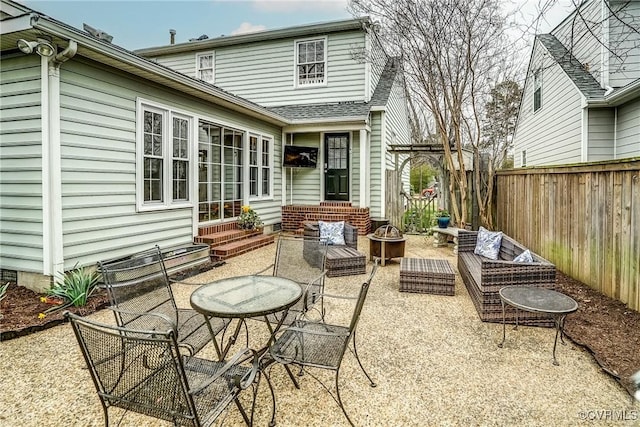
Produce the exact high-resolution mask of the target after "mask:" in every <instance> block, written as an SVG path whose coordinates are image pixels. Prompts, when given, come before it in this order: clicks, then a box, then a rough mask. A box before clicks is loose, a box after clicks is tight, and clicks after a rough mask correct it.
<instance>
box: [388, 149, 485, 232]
mask: <svg viewBox="0 0 640 427" xmlns="http://www.w3.org/2000/svg"><path fill="white" fill-rule="evenodd" d="M463 150H464V149H463ZM464 151H467V150H464ZM387 152H388V153H390V154H393V155H394V156H395V169H396V170H395V172H396V173H395V176H394V177H391V176H389V177H388V178H390V179H388V181H391V182H392V183H393V185H395V186H396V189H398V187H399V185H400V183H401V182H402V179H401V177H402V170H403V169H404V167H405V166H406V165H407V163H408V162H409V161H410V160H411V159H412V158H414V157H415V156H416V155H420V154H429V155H435V156H443V155H444V154H445V152H444V148H443V147H442V144H426V143H420V144H390V145H389V148H388V149H387ZM403 154H404V155H408V157H407V158H406V159H404V160H403V161H402V163H400V162H399V157H398V156H400V155H403ZM470 154H471V153H470ZM454 160H457V159H454ZM469 160H471V161H470V163H469V164H468V165H467V164H466V163H467V162H466V161H465V170H467V171H472V170H473V158H472V157H470V158H469ZM443 178H444V181H445V182H443V183H442V184H443V185H442V187H441V188H448V187H449V184H448V181H449V179H448V177H443ZM471 192H472V197H471V201H472V204H475V197H474V195H473V193H475V186H474V185H472V187H471ZM399 194H400V192H399V191H387V200H386V205H387V207H388V210H389V212H387V216H389V219H390V220H391V221H392V222H396V223H399V221H400V219H401V218H402V214H403V212H402V203H399V199H398V195H399ZM442 194H445V193H444V192H443V193H442ZM445 197H447V196H446V195H445ZM447 198H448V197H447ZM445 200H446V199H445ZM473 208H474V209H475V208H476V207H475V206H474V207H473Z"/></svg>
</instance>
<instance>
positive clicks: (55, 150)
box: [43, 40, 78, 276]
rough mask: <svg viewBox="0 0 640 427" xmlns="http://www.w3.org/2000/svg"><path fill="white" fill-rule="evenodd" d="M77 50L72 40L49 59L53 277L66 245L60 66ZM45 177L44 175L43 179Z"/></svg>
mask: <svg viewBox="0 0 640 427" xmlns="http://www.w3.org/2000/svg"><path fill="white" fill-rule="evenodd" d="M77 50H78V44H77V43H76V42H75V41H73V40H70V41H69V45H68V46H67V48H66V49H65V50H63V51H62V52H60V53H59V54H57V55H55V56H53V57H51V58H50V59H49V61H48V70H47V71H48V72H47V88H46V90H47V94H48V95H47V105H46V106H43V110H47V111H48V125H47V127H43V132H44V133H46V134H47V138H44V137H43V141H46V140H48V165H47V169H48V178H49V180H48V200H44V202H45V203H47V202H48V204H49V224H48V225H49V229H48V233H47V234H48V239H49V240H48V241H45V242H43V244H44V245H47V247H48V249H49V263H47V264H46V265H45V270H47V269H48V270H49V271H45V274H46V275H49V276H52V275H54V274H55V273H57V272H62V271H64V253H63V252H64V244H63V233H62V165H61V163H62V152H61V151H62V150H61V137H60V66H61V65H62V64H64V63H65V62H67V61H68V60H69V59H71V58H73V57H74V56H75V54H76V52H77ZM45 150H46V148H45ZM45 179H46V177H44V179H43V182H44V181H45Z"/></svg>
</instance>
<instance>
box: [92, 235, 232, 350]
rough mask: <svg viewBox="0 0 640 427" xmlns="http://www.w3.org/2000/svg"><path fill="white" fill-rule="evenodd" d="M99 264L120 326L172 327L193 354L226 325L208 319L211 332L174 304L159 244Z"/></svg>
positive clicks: (201, 320) (191, 313)
mask: <svg viewBox="0 0 640 427" xmlns="http://www.w3.org/2000/svg"><path fill="white" fill-rule="evenodd" d="M98 266H99V270H100V272H101V273H102V277H103V286H104V287H105V288H106V290H107V294H108V295H109V300H110V302H111V308H112V309H113V312H114V314H115V317H116V322H117V323H118V326H120V327H126V328H131V329H142V330H157V329H159V330H166V329H167V328H168V327H169V326H171V327H173V328H174V329H175V330H176V333H177V335H176V337H177V340H178V342H179V343H180V344H182V345H185V346H187V347H188V348H189V350H190V351H191V353H192V354H196V353H197V352H198V351H200V350H201V349H202V348H203V347H204V346H205V345H206V344H207V343H208V342H210V341H211V339H212V334H213V335H216V334H217V333H218V332H220V331H221V330H222V329H224V327H225V326H226V325H227V324H228V322H226V321H224V320H222V319H209V324H210V325H211V333H210V331H209V329H208V327H207V321H206V320H205V318H204V316H202V315H201V314H199V313H197V312H196V311H195V310H192V309H190V308H178V307H177V305H176V302H175V298H174V295H173V291H172V290H171V283H170V282H169V277H168V275H167V271H166V269H165V265H164V262H163V259H162V251H161V250H160V248H159V247H158V246H155V247H154V248H153V249H149V250H146V251H142V252H138V253H136V254H134V255H132V256H130V257H127V258H123V259H117V260H109V261H100V262H99V263H98Z"/></svg>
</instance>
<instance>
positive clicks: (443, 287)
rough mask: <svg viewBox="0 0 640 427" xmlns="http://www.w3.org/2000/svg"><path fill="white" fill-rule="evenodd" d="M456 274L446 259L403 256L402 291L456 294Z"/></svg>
mask: <svg viewBox="0 0 640 427" xmlns="http://www.w3.org/2000/svg"><path fill="white" fill-rule="evenodd" d="M455 277H456V274H455V272H454V271H453V268H452V267H451V264H449V261H447V260H444V259H425V258H402V260H401V261H400V292H420V293H426V294H437V295H454V294H455Z"/></svg>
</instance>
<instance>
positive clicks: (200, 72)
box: [196, 52, 214, 83]
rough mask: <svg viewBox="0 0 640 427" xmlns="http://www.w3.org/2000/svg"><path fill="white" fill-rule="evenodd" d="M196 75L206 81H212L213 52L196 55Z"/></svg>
mask: <svg viewBox="0 0 640 427" xmlns="http://www.w3.org/2000/svg"><path fill="white" fill-rule="evenodd" d="M196 77H197V78H199V79H200V80H204V81H205V82H207V83H213V81H214V57H213V52H207V53H200V54H198V55H196Z"/></svg>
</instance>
